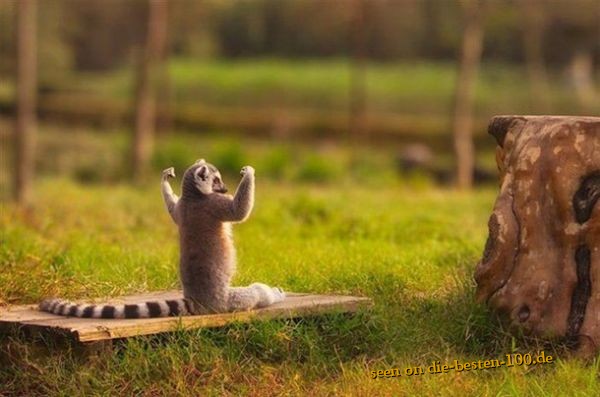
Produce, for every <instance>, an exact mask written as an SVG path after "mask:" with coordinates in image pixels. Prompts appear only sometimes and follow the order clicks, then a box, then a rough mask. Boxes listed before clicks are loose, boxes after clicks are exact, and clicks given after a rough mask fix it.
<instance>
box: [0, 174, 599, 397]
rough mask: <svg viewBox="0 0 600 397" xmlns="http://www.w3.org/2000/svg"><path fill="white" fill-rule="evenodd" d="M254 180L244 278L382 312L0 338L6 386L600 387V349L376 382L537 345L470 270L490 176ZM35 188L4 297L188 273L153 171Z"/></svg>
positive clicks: (165, 285)
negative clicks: (180, 269)
mask: <svg viewBox="0 0 600 397" xmlns="http://www.w3.org/2000/svg"><path fill="white" fill-rule="evenodd" d="M257 173H258V175H260V168H258V169H257ZM236 179H237V178H236ZM226 182H228V183H229V184H230V185H234V184H235V183H236V180H234V179H233V177H227V178H226ZM257 182H258V186H257V200H256V207H255V210H254V213H253V215H252V216H251V218H250V219H249V220H248V221H247V222H246V223H244V224H241V225H238V226H236V227H235V228H234V234H235V240H236V243H237V247H238V257H239V271H238V275H237V276H236V278H235V284H240V285H241V284H247V283H249V282H252V281H256V280H260V281H263V282H266V283H270V284H273V285H278V286H282V287H283V288H284V289H286V290H288V291H306V292H315V293H344V294H356V295H364V296H369V297H371V298H373V300H374V302H375V306H374V307H373V309H372V310H371V311H366V312H362V313H359V314H358V315H356V316H354V317H346V316H330V317H325V318H320V319H304V320H300V321H274V322H264V323H255V324H251V325H239V326H238V325H236V326H231V327H227V328H225V329H220V330H199V331H192V332H178V333H175V334H172V335H167V336H155V337H140V338H134V339H130V340H127V341H124V342H122V343H119V344H118V345H117V347H116V350H115V351H114V352H113V353H107V354H105V355H102V356H100V357H99V358H97V359H95V360H93V361H91V362H90V361H85V360H84V359H83V358H81V357H80V356H78V355H77V354H76V353H75V352H73V351H71V350H69V349H67V348H66V347H65V346H62V345H56V344H55V343H53V342H51V341H46V342H44V343H41V342H39V341H38V342H32V341H31V340H29V339H26V338H25V339H23V338H20V337H16V336H0V385H1V386H0V391H2V392H5V393H8V394H11V393H14V394H28V395H34V394H38V395H42V394H43V395H47V394H61V395H67V394H77V395H79V394H82V393H83V394H108V395H123V394H145V395H174V394H181V395H240V394H242V395H277V394H294V395H307V394H314V395H328V394H335V395H394V396H396V395H401V396H402V395H415V394H416V395H428V394H440V393H441V394H444V395H479V394H481V395H515V396H516V395H530V396H539V395H581V396H586V395H595V393H596V392H597V391H598V390H599V383H598V379H597V374H598V365H599V364H598V361H596V362H595V363H592V364H591V365H589V366H585V365H584V364H582V363H579V362H576V361H564V360H562V359H561V357H560V356H558V361H557V362H556V363H554V364H547V365H546V366H538V367H530V368H525V367H514V368H502V369H489V370H485V371H483V370H482V371H471V372H463V373H452V372H451V373H448V374H437V375H430V374H426V375H422V376H420V377H401V378H391V379H378V380H373V379H370V371H372V370H379V369H388V368H394V367H401V368H402V367H406V366H409V365H410V366H416V365H423V366H428V365H430V364H431V362H432V361H434V360H440V361H442V362H450V361H452V360H454V359H458V360H461V361H472V360H479V359H491V358H498V357H501V356H503V355H504V354H506V353H509V352H512V351H513V350H515V351H522V352H526V351H530V350H536V349H540V348H542V347H540V346H538V345H537V344H536V343H534V342H526V341H523V340H517V341H514V340H513V339H512V338H511V337H510V336H508V335H507V334H506V333H505V332H504V331H503V330H502V329H501V328H500V327H499V325H498V324H497V323H496V322H495V320H493V319H492V317H491V316H490V314H489V313H488V312H487V311H486V310H485V309H484V308H483V307H481V306H478V305H476V304H474V303H473V288H474V284H473V281H472V273H473V269H474V266H475V263H476V262H477V260H478V258H479V256H480V253H481V251H482V248H483V245H484V242H485V237H486V228H485V224H486V218H487V215H488V213H489V210H490V208H491V205H492V203H493V199H494V194H495V191H494V189H485V190H478V191H475V192H473V193H460V192H455V191H452V190H446V189H439V188H433V187H419V186H415V185H413V184H411V183H406V182H401V181H396V182H390V183H388V184H386V185H381V186H377V187H373V186H368V185H362V184H353V183H351V181H350V182H348V181H347V180H344V181H340V182H337V183H327V184H312V183H292V182H290V181H281V182H275V181H272V180H269V179H265V178H260V177H259V178H258V180H257ZM36 193H37V194H36V197H37V201H36V209H35V212H34V213H33V215H31V214H30V215H26V214H19V213H17V212H15V211H14V209H13V208H12V207H11V206H5V207H4V209H3V211H2V214H1V218H0V228H1V231H2V237H1V238H2V245H1V246H2V248H1V249H0V268H1V269H2V272H0V286H1V287H2V288H0V302H4V303H13V304H16V303H33V302H37V301H38V300H39V299H40V298H42V297H43V296H47V295H60V296H65V297H69V298H81V299H84V298H88V297H98V296H114V295H119V294H125V293H133V292H139V291H149V290H160V289H170V288H174V287H176V286H177V285H178V279H177V255H178V247H177V235H176V229H175V227H174V225H173V224H172V222H171V221H170V219H169V217H168V215H167V214H166V211H165V210H164V208H163V204H162V202H161V197H160V193H159V188H158V186H154V185H148V186H146V187H138V188H134V187H130V186H126V185H122V184H114V185H110V186H106V185H104V186H103V185H78V184H75V183H73V182H71V181H69V180H66V179H59V178H56V177H48V178H45V179H44V180H42V181H41V182H40V184H39V185H38V187H37V190H36ZM545 348H546V349H547V351H548V353H549V354H554V355H560V354H561V352H562V350H560V348H559V349H558V350H557V351H554V349H553V348H552V347H548V346H546V347H545Z"/></svg>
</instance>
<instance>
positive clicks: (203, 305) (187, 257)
mask: <svg viewBox="0 0 600 397" xmlns="http://www.w3.org/2000/svg"><path fill="white" fill-rule="evenodd" d="M241 174H242V180H241V181H240V184H239V186H238V188H237V190H236V192H235V195H234V196H233V197H232V196H230V195H227V194H224V193H222V192H224V191H226V188H225V185H224V184H223V182H222V180H221V175H220V173H219V171H218V170H217V169H216V167H214V166H213V165H211V164H209V163H206V162H205V161H204V160H199V161H197V162H196V163H195V164H194V165H192V166H191V167H190V168H188V169H187V170H186V172H185V174H184V175H183V181H182V186H181V191H182V195H181V199H177V197H176V196H175V195H173V194H168V188H167V190H166V192H167V193H166V194H165V190H164V189H163V196H164V197H165V204H166V205H167V209H169V208H171V207H172V206H173V203H175V205H174V210H173V211H169V212H170V213H172V214H173V215H172V216H173V219H174V220H175V223H176V224H177V225H178V227H179V243H180V258H179V271H180V277H181V283H182V285H183V294H184V297H185V298H186V299H187V300H189V301H190V302H191V303H192V304H191V307H192V310H193V312H195V313H198V314H200V313H214V312H227V311H233V310H247V309H252V308H255V307H262V306H268V305H270V304H272V303H275V302H280V301H282V300H283V298H284V297H285V294H284V293H283V292H282V291H281V290H280V289H279V288H271V287H269V286H267V285H265V284H260V283H255V284H252V285H250V286H248V287H238V288H231V287H230V285H231V278H232V277H233V275H234V273H235V270H236V255H235V249H234V245H233V240H232V237H231V233H230V223H231V222H243V221H244V220H246V219H247V218H248V216H249V215H250V212H251V211H252V207H253V205H254V169H253V168H252V167H250V166H246V167H244V168H242V171H241ZM167 185H168V182H167ZM164 186H165V182H163V187H164Z"/></svg>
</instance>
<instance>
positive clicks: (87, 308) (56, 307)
mask: <svg viewBox="0 0 600 397" xmlns="http://www.w3.org/2000/svg"><path fill="white" fill-rule="evenodd" d="M39 308H40V310H42V311H45V312H49V313H54V314H58V315H62V316H71V317H82V318H153V317H169V316H185V315H189V314H191V313H192V311H191V309H190V304H189V302H188V301H187V300H185V299H183V298H181V299H170V300H162V301H152V302H144V303H133V304H116V305H109V304H98V305H94V304H85V303H83V304H76V303H72V302H69V301H67V300H64V299H46V300H44V301H43V302H42V303H40V305H39Z"/></svg>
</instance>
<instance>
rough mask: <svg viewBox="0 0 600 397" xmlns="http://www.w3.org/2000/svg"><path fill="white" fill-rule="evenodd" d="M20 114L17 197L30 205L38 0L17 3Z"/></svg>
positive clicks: (16, 179)
mask: <svg viewBox="0 0 600 397" xmlns="http://www.w3.org/2000/svg"><path fill="white" fill-rule="evenodd" d="M16 17H17V20H16V25H17V36H16V39H17V93H16V95H17V98H16V100H17V111H16V122H15V137H14V142H15V159H14V160H15V174H14V198H15V200H16V201H17V203H19V204H20V205H23V206H26V205H28V204H30V203H31V184H32V179H33V172H34V166H35V164H34V143H35V142H34V138H35V129H36V114H35V107H36V94H37V92H36V90H37V54H36V46H37V40H36V39H37V38H36V35H37V29H36V27H37V21H36V19H37V0H20V1H19V2H17V13H16Z"/></svg>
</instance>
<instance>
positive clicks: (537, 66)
mask: <svg viewBox="0 0 600 397" xmlns="http://www.w3.org/2000/svg"><path fill="white" fill-rule="evenodd" d="M521 7H522V9H523V16H524V17H525V20H524V21H523V27H524V30H523V41H524V49H525V62H526V65H527V74H528V75H529V84H530V86H531V104H532V108H533V109H534V110H535V111H537V112H543V111H546V110H548V99H547V93H548V77H547V73H546V67H545V64H544V53H543V50H542V48H543V45H542V44H543V38H544V10H543V8H542V3H541V1H540V0H521Z"/></svg>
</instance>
